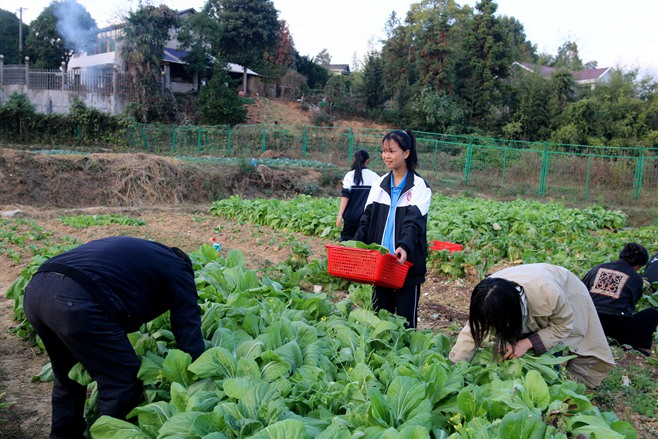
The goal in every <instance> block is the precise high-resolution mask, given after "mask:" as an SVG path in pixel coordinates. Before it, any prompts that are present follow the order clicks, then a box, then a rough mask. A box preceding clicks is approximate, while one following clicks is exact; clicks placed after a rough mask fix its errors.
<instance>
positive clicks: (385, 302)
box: [354, 131, 432, 328]
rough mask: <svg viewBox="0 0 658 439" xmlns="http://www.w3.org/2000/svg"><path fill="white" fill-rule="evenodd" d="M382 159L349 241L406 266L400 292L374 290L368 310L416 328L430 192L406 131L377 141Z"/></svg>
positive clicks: (424, 267)
mask: <svg viewBox="0 0 658 439" xmlns="http://www.w3.org/2000/svg"><path fill="white" fill-rule="evenodd" d="M382 159H383V160H384V163H385V164H386V166H387V167H388V168H389V169H390V170H391V172H389V173H388V174H386V175H384V176H383V177H380V178H379V180H378V181H377V182H376V183H375V184H373V186H372V189H370V194H369V195H368V200H367V201H366V207H365V211H364V213H363V215H362V216H361V221H360V226H359V229H358V230H357V232H356V235H355V236H354V240H356V241H362V242H365V243H366V244H372V243H377V244H381V245H383V246H384V247H387V248H388V249H389V251H390V252H391V253H393V254H395V256H396V257H397V258H398V261H399V262H400V263H401V264H402V263H404V261H409V262H411V263H412V264H413V265H412V266H411V267H410V268H409V272H408V273H407V277H406V279H405V281H404V285H403V286H402V288H400V289H398V290H393V289H391V288H384V287H375V292H374V295H373V307H374V309H375V311H378V310H380V309H385V310H387V311H389V312H391V313H395V314H398V315H400V316H402V317H405V318H406V319H407V323H406V327H408V328H416V323H417V314H418V300H419V298H420V285H421V284H422V283H423V282H425V273H426V271H427V269H426V262H425V261H426V259H427V213H428V211H429V208H430V199H431V198H432V190H431V189H430V187H429V185H428V184H427V183H426V182H425V180H423V178H422V177H421V176H420V175H418V174H417V173H416V172H415V169H416V167H417V166H418V153H417V150H416V138H415V137H414V134H413V133H412V132H411V131H392V132H390V133H388V134H386V135H385V136H384V139H383V140H382Z"/></svg>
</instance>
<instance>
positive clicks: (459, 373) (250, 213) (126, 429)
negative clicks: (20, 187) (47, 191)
mask: <svg viewBox="0 0 658 439" xmlns="http://www.w3.org/2000/svg"><path fill="white" fill-rule="evenodd" d="M336 211H337V199H331V198H329V199H328V198H312V197H306V196H301V197H295V198H293V199H289V200H287V201H281V200H275V199H253V200H241V199H239V198H237V197H233V198H227V199H224V200H222V201H217V202H215V203H213V204H212V205H211V206H210V207H209V208H208V209H207V211H206V212H203V211H193V212H189V213H187V214H185V215H182V216H181V217H179V219H178V222H177V223H176V224H173V223H172V222H173V219H172V218H173V217H174V215H170V214H168V213H163V214H162V215H160V216H158V215H155V216H151V217H148V218H147V217H142V216H141V215H140V214H139V211H134V212H122V213H112V214H88V213H80V212H65V213H62V214H57V215H52V216H51V218H50V219H49V224H50V227H42V226H41V225H39V222H38V221H34V220H31V219H2V231H3V235H2V239H3V245H2V248H3V253H4V254H3V256H4V257H5V258H6V259H7V260H9V261H11V263H12V264H13V266H15V267H17V268H16V270H18V267H20V268H21V271H20V273H18V272H17V271H16V270H14V272H15V273H16V277H17V280H16V282H15V283H13V284H12V286H11V288H9V290H8V297H9V298H10V299H12V300H13V301H14V314H15V317H16V319H17V320H16V322H15V324H14V331H15V332H16V334H17V335H19V336H21V337H25V338H26V339H27V340H33V341H36V342H37V343H38V340H36V339H34V336H33V334H32V332H31V328H30V327H29V325H27V324H25V322H24V321H23V318H22V314H21V313H22V309H21V294H22V288H23V287H24V285H25V282H26V281H27V279H28V278H29V277H30V276H31V273H33V271H34V270H35V269H36V267H37V266H38V264H40V263H41V262H42V261H43V258H45V257H48V256H49V255H51V254H56V253H58V252H60V251H62V250H63V249H65V248H68V247H71V246H73V245H77V244H79V243H81V242H82V241H84V240H88V239H93V237H98V236H99V235H100V236H103V235H106V234H132V235H135V236H142V237H148V238H152V239H159V240H162V241H164V242H170V244H171V245H180V246H181V247H182V248H185V249H186V250H188V251H189V253H190V255H191V257H192V260H193V262H194V266H195V271H196V280H197V287H198V290H199V293H200V298H201V300H202V303H203V305H202V308H203V328H202V329H203V334H204V338H205V339H206V345H207V350H206V352H205V353H204V354H203V355H202V356H201V357H200V358H199V359H197V360H196V361H194V362H191V358H190V357H188V356H187V355H186V354H184V353H182V352H181V351H178V350H176V348H175V343H174V340H173V338H172V336H171V332H170V331H169V326H168V325H169V322H168V319H167V316H166V315H165V316H163V317H162V318H159V319H156V320H155V321H153V322H151V323H149V324H146V325H144V326H143V327H142V328H141V330H140V331H139V332H137V333H134V334H132V335H131V337H132V341H133V344H134V346H135V348H136V350H137V352H139V354H140V355H141V356H142V357H143V365H142V369H141V371H140V377H141V378H142V379H143V380H144V382H145V384H146V387H147V392H146V395H147V401H146V402H145V403H144V405H142V406H141V407H139V408H137V409H136V410H135V412H134V414H135V415H136V416H137V418H138V423H137V424H127V423H125V422H123V421H119V420H116V419H111V418H99V419H96V420H95V423H94V424H93V427H92V430H91V431H92V434H93V437H95V438H96V437H97V438H105V437H107V438H115V437H118V438H121V437H126V438H128V437H130V438H170V437H171V438H173V437H177V438H250V437H254V438H261V437H262V438H265V437H267V438H274V437H282V438H283V437H285V438H297V437H299V438H311V437H319V438H341V437H345V438H352V437H372V438H407V437H409V438H415V437H419V438H444V437H445V438H447V437H452V438H470V437H483V438H486V437H491V438H494V437H550V438H562V437H564V438H566V437H575V436H578V435H583V436H582V437H592V438H594V437H610V438H617V437H619V438H621V437H638V436H637V432H636V430H637V425H635V423H634V422H631V421H632V420H633V418H632V417H629V418H627V419H622V418H620V415H623V413H622V412H620V414H619V415H618V414H616V413H614V412H612V411H611V410H607V409H601V408H599V406H598V405H597V404H596V402H597V401H595V400H594V399H595V397H596V395H593V394H592V393H591V392H588V391H587V390H586V389H585V388H584V387H583V386H582V385H578V384H576V383H575V382H573V381H570V380H569V379H568V376H566V375H565V373H564V371H563V370H562V368H561V366H560V364H561V363H562V362H563V361H565V360H566V359H567V358H566V357H561V358H555V357H553V356H551V355H545V356H542V357H539V358H534V357H527V358H523V359H521V360H515V361H509V362H505V363H492V362H491V357H490V353H489V352H488V351H482V352H481V353H480V354H479V355H478V357H477V358H476V359H475V360H474V361H473V362H472V363H471V364H465V363H462V364H457V365H452V364H451V363H450V362H449V361H447V353H448V350H449V348H450V345H451V342H452V341H453V340H454V335H455V333H456V330H457V329H458V328H459V326H460V325H461V324H463V320H462V321H460V322H458V321H455V322H454V324H453V327H452V328H443V329H441V330H434V331H432V330H429V329H424V330H420V331H405V330H404V329H403V326H402V324H401V322H400V320H399V319H398V318H396V317H395V316H392V315H387V314H386V313H382V314H379V315H375V314H374V313H373V312H372V311H371V308H370V306H369V293H370V291H369V287H367V286H362V285H356V284H352V285H349V284H347V283H346V282H345V281H341V280H338V279H333V278H330V277H328V276H327V275H326V261H325V260H324V259H323V256H324V253H323V248H322V247H323V243H327V242H333V241H334V240H335V238H336V236H337V230H335V229H334V228H333V222H334V221H335V212H336ZM307 212H314V215H312V216H311V215H308V214H307ZM430 217H431V224H430V228H429V238H430V240H434V239H436V240H443V241H452V242H459V243H461V244H463V246H464V251H463V252H461V253H454V254H449V253H448V252H447V251H443V252H434V253H432V254H431V256H430V266H431V267H432V270H433V272H432V274H431V279H430V280H428V289H429V284H431V283H432V282H430V281H432V280H434V279H436V278H441V279H443V281H444V282H446V283H447V282H452V283H456V284H459V283H464V284H465V287H464V290H466V291H467V290H468V286H467V285H468V282H469V279H472V280H474V279H477V278H478V277H480V276H482V275H483V274H484V273H485V272H487V271H489V270H491V269H492V268H494V267H495V266H496V265H497V264H500V263H505V264H515V263H519V262H535V261H539V260H542V258H544V260H547V261H549V262H552V263H556V264H560V265H565V266H567V267H569V268H571V269H572V270H573V271H574V272H576V273H577V274H582V272H583V271H584V270H586V269H587V268H588V266H589V264H592V263H593V261H595V260H597V261H598V260H600V261H601V262H602V261H603V260H606V259H610V258H614V257H615V256H616V253H617V252H618V248H620V245H621V244H620V243H623V242H625V241H626V240H638V241H640V242H643V243H644V244H645V245H647V247H649V248H651V247H655V246H656V243H655V242H652V241H650V240H651V239H655V236H656V234H655V230H654V229H651V228H647V229H641V230H624V226H625V218H624V215H623V214H622V213H621V212H611V211H606V210H604V209H600V208H586V209H567V208H565V207H563V206H560V205H559V204H550V205H549V204H547V205H544V204H540V203H532V202H525V201H515V202H508V203H500V202H494V201H488V200H481V199H471V198H465V197H463V198H462V197H457V198H449V197H444V196H440V195H437V196H435V198H434V199H433V203H432V211H431V214H430ZM332 219H333V220H332ZM230 224H239V225H242V226H243V227H245V228H244V229H241V230H240V231H239V232H236V231H235V229H233V228H232V226H230ZM163 225H166V226H163ZM161 227H168V229H167V230H161V229H160V228H161ZM55 230H57V231H55ZM246 230H249V232H245V231H246ZM165 233H168V234H169V237H168V238H167V237H165V235H164V234H165ZM210 236H216V237H218V238H219V241H220V242H223V245H222V250H221V251H220V253H217V252H216V251H215V250H214V249H213V248H212V246H210V245H209V244H207V243H206V242H207V239H208V237H210ZM182 243H184V245H181V244H182ZM239 243H241V245H242V247H241V248H240V244H239ZM256 253H258V254H260V255H269V257H270V259H268V260H267V262H265V261H264V260H262V261H261V263H258V264H256V266H254V264H253V262H250V259H251V258H253V256H254V255H253V254H256ZM549 257H550V259H548V258H549ZM533 258H534V259H533ZM13 280H14V279H12V281H13ZM318 287H319V288H318ZM318 289H320V290H321V291H320V292H313V291H315V290H318ZM441 292H442V291H441V289H439V291H438V294H437V295H435V296H434V300H437V301H441V300H446V301H448V300H449V298H448V297H447V295H446V297H442V296H441ZM423 300H427V298H426V297H423V298H421V301H423ZM648 300H650V298H647V301H648ZM431 318H432V316H423V318H422V320H424V321H425V322H427V320H429V319H431ZM425 327H427V326H425ZM45 363H46V364H45V366H44V367H43V369H42V370H41V371H40V373H39V374H38V376H39V378H38V379H39V380H41V381H43V382H42V383H41V384H32V385H33V386H39V385H41V386H43V385H47V383H48V381H49V379H50V378H51V377H50V370H49V368H48V365H47V361H46V362H45ZM72 373H73V376H75V378H76V379H78V380H80V381H81V382H83V383H88V384H89V386H90V395H91V404H90V405H89V413H88V416H89V419H90V420H94V419H95V414H94V404H93V400H94V398H95V392H94V385H93V383H89V382H88V380H89V378H88V377H87V376H86V374H85V373H84V371H83V370H81V369H76V370H74V371H73V372H72ZM44 394H45V395H47V394H48V391H45V392H44ZM44 397H45V396H44ZM654 405H655V399H654ZM654 412H655V411H654Z"/></svg>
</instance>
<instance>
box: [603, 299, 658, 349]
mask: <svg viewBox="0 0 658 439" xmlns="http://www.w3.org/2000/svg"><path fill="white" fill-rule="evenodd" d="M599 319H600V320H601V326H603V332H605V335H607V336H608V337H610V338H614V339H615V340H617V341H618V342H619V343H620V344H628V345H631V346H632V347H634V348H636V349H643V350H650V349H651V342H652V341H653V333H654V332H656V327H657V326H658V310H656V309H655V308H647V309H645V310H642V311H640V312H638V313H635V314H633V315H632V316H631V317H624V316H616V315H610V314H599Z"/></svg>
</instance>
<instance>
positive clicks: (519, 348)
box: [500, 338, 532, 361]
mask: <svg viewBox="0 0 658 439" xmlns="http://www.w3.org/2000/svg"><path fill="white" fill-rule="evenodd" d="M531 348H532V343H531V342H530V339H527V338H524V339H522V340H519V341H518V342H517V343H516V344H515V345H514V346H510V345H507V347H506V348H505V355H503V356H502V358H501V359H500V361H505V360H510V359H513V358H521V357H522V356H524V355H525V353H526V352H528V351H529V350H530V349H531Z"/></svg>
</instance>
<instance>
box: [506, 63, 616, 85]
mask: <svg viewBox="0 0 658 439" xmlns="http://www.w3.org/2000/svg"><path fill="white" fill-rule="evenodd" d="M513 64H514V65H517V66H519V67H521V68H523V69H525V70H527V71H529V72H537V73H539V74H540V75H542V76H544V77H550V76H551V75H552V74H553V72H555V71H556V70H558V69H557V68H555V67H548V66H541V65H537V64H532V63H528V62H514V63H513ZM610 70H611V68H610V67H603V68H600V69H585V70H573V71H571V74H572V75H573V79H574V80H575V81H576V82H594V81H596V80H598V79H600V78H602V77H603V76H605V75H606V74H607V73H608V72H609V71H610Z"/></svg>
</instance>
